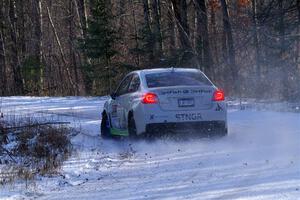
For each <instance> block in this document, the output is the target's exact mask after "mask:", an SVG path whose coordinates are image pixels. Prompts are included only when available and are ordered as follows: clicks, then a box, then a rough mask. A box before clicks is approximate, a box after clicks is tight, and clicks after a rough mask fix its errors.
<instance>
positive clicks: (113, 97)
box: [110, 92, 117, 100]
mask: <svg viewBox="0 0 300 200" xmlns="http://www.w3.org/2000/svg"><path fill="white" fill-rule="evenodd" d="M110 97H111V98H112V99H113V100H115V99H116V97H117V94H116V93H115V92H113V93H111V94H110Z"/></svg>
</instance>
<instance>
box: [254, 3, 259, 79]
mask: <svg viewBox="0 0 300 200" xmlns="http://www.w3.org/2000/svg"><path fill="white" fill-rule="evenodd" d="M256 1H257V0H252V15H253V18H252V19H253V31H254V35H253V40H254V46H255V62H256V81H257V82H256V83H260V78H261V64H260V62H261V59H260V56H261V55H260V54H261V50H260V46H259V34H258V32H257V17H256V15H257V14H256V13H257V12H256V6H257V5H256Z"/></svg>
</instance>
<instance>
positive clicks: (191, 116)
mask: <svg viewBox="0 0 300 200" xmlns="http://www.w3.org/2000/svg"><path fill="white" fill-rule="evenodd" d="M175 117H176V119H177V120H179V121H197V120H202V116H201V114H200V113H183V114H176V115H175Z"/></svg>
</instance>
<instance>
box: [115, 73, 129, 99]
mask: <svg viewBox="0 0 300 200" xmlns="http://www.w3.org/2000/svg"><path fill="white" fill-rule="evenodd" d="M131 79H132V75H130V76H127V77H126V78H125V79H124V80H123V81H122V82H121V84H120V86H119V88H118V90H117V92H116V95H117V96H121V95H123V94H126V93H127V89H128V86H129V84H130V81H131Z"/></svg>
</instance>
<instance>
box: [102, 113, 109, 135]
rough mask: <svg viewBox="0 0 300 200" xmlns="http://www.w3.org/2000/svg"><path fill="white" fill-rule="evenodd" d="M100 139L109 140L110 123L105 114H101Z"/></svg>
mask: <svg viewBox="0 0 300 200" xmlns="http://www.w3.org/2000/svg"><path fill="white" fill-rule="evenodd" d="M101 137H102V138H103V139H107V138H111V133H110V123H109V119H108V116H107V114H106V113H103V114H102V121H101Z"/></svg>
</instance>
